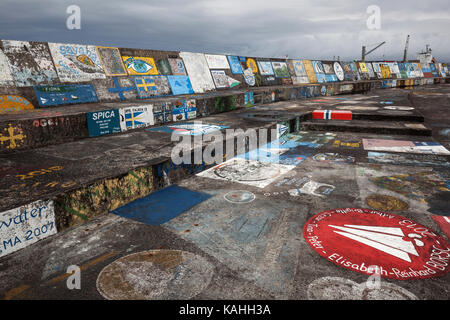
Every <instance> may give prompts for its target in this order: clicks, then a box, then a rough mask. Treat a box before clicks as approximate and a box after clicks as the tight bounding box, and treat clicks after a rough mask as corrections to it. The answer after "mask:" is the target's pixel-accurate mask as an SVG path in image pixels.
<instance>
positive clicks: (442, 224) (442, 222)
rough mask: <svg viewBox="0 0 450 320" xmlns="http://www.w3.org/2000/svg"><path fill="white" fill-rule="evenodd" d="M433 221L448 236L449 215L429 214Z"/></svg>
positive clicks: (449, 231)
mask: <svg viewBox="0 0 450 320" xmlns="http://www.w3.org/2000/svg"><path fill="white" fill-rule="evenodd" d="M431 217H432V218H433V220H434V222H436V224H437V225H438V226H439V228H441V230H442V232H443V233H445V235H446V236H447V237H448V238H450V217H446V216H436V215H431Z"/></svg>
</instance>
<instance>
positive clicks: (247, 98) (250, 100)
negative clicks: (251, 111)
mask: <svg viewBox="0 0 450 320" xmlns="http://www.w3.org/2000/svg"><path fill="white" fill-rule="evenodd" d="M253 105H255V97H254V95H253V92H252V91H250V92H246V93H245V95H244V106H245V107H252V106H253Z"/></svg>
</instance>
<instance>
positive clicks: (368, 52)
mask: <svg viewBox="0 0 450 320" xmlns="http://www.w3.org/2000/svg"><path fill="white" fill-rule="evenodd" d="M385 43H386V41H383V42H382V43H380V44H379V45H377V46H376V47H375V48H373V49H372V50H370V51H367V52H366V46H363V47H362V57H361V61H365V60H366V56H367V55H369V54H370V53H372V52H374V51H375V50H377V49H378V48H379V47H381V46H382V45H383V44H385Z"/></svg>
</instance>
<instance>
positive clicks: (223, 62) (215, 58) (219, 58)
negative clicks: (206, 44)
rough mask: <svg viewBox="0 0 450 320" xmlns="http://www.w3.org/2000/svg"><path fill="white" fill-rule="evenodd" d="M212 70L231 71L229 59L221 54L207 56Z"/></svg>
mask: <svg viewBox="0 0 450 320" xmlns="http://www.w3.org/2000/svg"><path fill="white" fill-rule="evenodd" d="M205 59H206V62H207V63H208V67H209V68H210V69H230V66H229V64H228V60H227V57H226V56H224V55H219V54H205Z"/></svg>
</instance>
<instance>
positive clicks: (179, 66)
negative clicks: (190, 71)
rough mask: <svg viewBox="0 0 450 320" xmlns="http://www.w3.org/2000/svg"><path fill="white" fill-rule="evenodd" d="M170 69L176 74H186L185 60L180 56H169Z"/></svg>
mask: <svg viewBox="0 0 450 320" xmlns="http://www.w3.org/2000/svg"><path fill="white" fill-rule="evenodd" d="M169 65H170V70H171V71H172V75H174V76H185V75H186V70H185V68H184V64H183V60H182V59H179V58H175V59H174V58H169Z"/></svg>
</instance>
